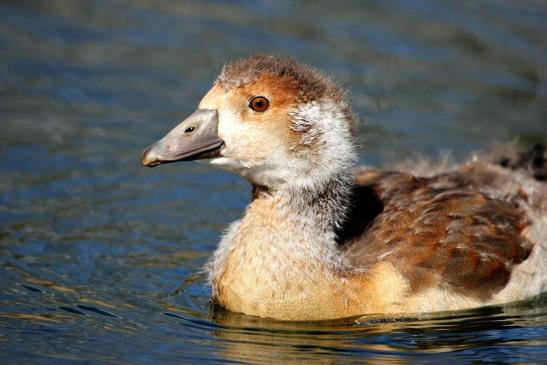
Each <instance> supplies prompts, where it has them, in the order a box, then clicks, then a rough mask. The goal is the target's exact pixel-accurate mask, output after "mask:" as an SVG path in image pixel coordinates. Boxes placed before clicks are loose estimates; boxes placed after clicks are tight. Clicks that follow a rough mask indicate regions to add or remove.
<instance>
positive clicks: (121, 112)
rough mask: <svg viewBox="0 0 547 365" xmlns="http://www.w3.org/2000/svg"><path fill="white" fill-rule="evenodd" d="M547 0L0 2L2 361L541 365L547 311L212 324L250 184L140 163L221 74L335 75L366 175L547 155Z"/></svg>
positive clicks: (525, 306) (208, 172) (191, 167)
mask: <svg viewBox="0 0 547 365" xmlns="http://www.w3.org/2000/svg"><path fill="white" fill-rule="evenodd" d="M546 51H547V5H546V4H545V2H542V1H534V0H528V1H508V0H501V1H500V0H497V1H494V0H492V1H486V0H485V1H480V2H479V1H459V2H448V1H433V0H431V1H425V0H422V1H420V0H412V1H406V0H400V1H395V0H394V1H385V2H382V3H381V4H378V3H377V2H363V1H353V2H352V1H347V2H343V3H342V4H338V2H336V3H335V2H332V3H324V4H318V3H316V2H312V1H304V2H288V1H275V2H274V1H238V2H233V1H225V2H222V1H214V2H209V3H204V2H199V1H195V2H194V1H184V2H174V1H147V0H139V1H125V0H118V1H100V0H81V1H69V0H66V1H47V2H45V1H44V2H36V1H2V2H1V3H0V123H1V124H0V126H1V132H0V141H1V143H0V158H1V161H2V163H1V164H0V222H1V223H0V359H1V360H2V363H3V364H8V363H54V364H65V363H78V362H81V363H89V362H91V363H105V364H110V363H124V364H125V363H128V362H130V363H180V362H199V363H207V362H212V363H214V362H246V363H247V362H248V363H265V362H282V363H292V362H295V363H301V362H305V361H309V362H314V363H333V362H334V363H358V362H364V363H382V364H384V363H389V362H391V363H414V362H419V363H440V362H442V363H445V364H456V363H458V364H459V363H466V362H467V363H481V362H485V363H486V362H488V363H503V362H507V363H509V362H530V363H542V362H547V297H546V296H543V297H539V298H536V300H534V301H531V302H527V303H521V304H518V305H512V306H505V307H494V308H486V309H479V310H474V311H467V312H458V313H445V314H439V315H435V316H423V317H420V318H412V317H404V318H382V317H368V318H363V319H362V320H361V321H360V323H358V324H354V323H347V322H346V323H344V322H338V323H336V322H333V323H296V324H295V323H279V322H273V321H268V320H262V319H257V318H253V317H248V316H244V315H238V314H233V313H227V312H224V311H222V310H220V309H218V308H213V307H212V306H211V305H210V303H209V301H208V296H209V289H208V288H207V287H206V286H205V285H204V282H205V277H204V275H203V273H202V272H201V268H202V266H203V264H204V263H205V262H206V260H207V258H208V257H209V256H210V254H211V252H212V251H213V250H214V248H215V246H216V244H217V241H218V238H219V236H220V234H221V232H222V230H223V229H224V227H226V225H227V224H228V223H229V222H230V221H232V220H234V219H236V218H237V217H239V216H240V215H241V212H242V210H243V209H244V207H245V205H246V203H247V202H248V196H249V188H248V186H247V185H246V183H245V182H243V181H242V180H241V179H240V178H238V177H236V176H232V175H229V174H227V173H224V172H221V171H218V170H214V169H212V168H209V167H207V166H202V165H198V164H195V163H188V164H178V165H177V164H175V165H168V166H161V167H159V168H156V169H154V170H150V169H145V168H142V167H141V166H140V165H139V154H140V151H141V150H142V149H143V148H144V147H145V146H147V145H148V144H150V143H151V142H153V141H155V140H156V139H157V138H159V137H161V136H162V135H163V134H164V133H165V132H166V131H167V130H169V129H170V128H171V127H172V126H174V125H175V124H176V122H177V121H179V120H182V119H183V118H184V117H185V116H186V115H188V114H189V113H190V112H192V110H193V109H194V108H195V106H196V104H197V102H198V100H199V99H200V97H201V95H203V93H204V92H205V91H206V90H207V89H208V88H209V87H210V85H211V83H212V80H213V79H214V78H215V76H216V75H217V73H218V72H219V70H220V67H221V66H222V65H223V64H224V63H225V62H226V61H227V60H231V59H234V58H237V57H240V56H242V55H248V54H251V53H255V52H267V53H282V54H286V55H292V56H293V57H296V58H298V59H300V60H303V61H305V62H308V63H311V64H314V65H316V66H318V67H320V68H322V69H325V70H327V72H329V73H331V74H333V75H334V76H335V77H336V78H337V79H338V80H341V81H342V82H343V83H344V85H345V86H346V87H347V88H348V89H349V90H350V91H351V95H352V97H353V99H354V107H355V109H356V111H357V112H358V113H359V114H360V116H361V118H362V119H363V120H365V122H366V126H365V127H364V128H362V129H361V135H360V145H361V146H362V147H363V148H362V153H361V157H362V162H363V163H367V164H382V163H386V162H390V161H394V160H397V159H400V158H404V157H407V156H408V155H409V154H412V153H415V154H429V155H436V154H438V153H440V152H441V151H444V150H451V151H452V153H453V155H454V157H455V158H456V159H458V158H462V157H463V156H465V155H466V154H467V153H469V151H471V150H476V149H481V148H485V147H487V146H490V145H492V144H496V143H503V142H508V141H517V143H519V144H521V145H522V146H529V145H531V144H532V143H535V142H541V141H543V142H546V141H547V83H546V79H547V78H546V68H545V66H546V64H547V52H546Z"/></svg>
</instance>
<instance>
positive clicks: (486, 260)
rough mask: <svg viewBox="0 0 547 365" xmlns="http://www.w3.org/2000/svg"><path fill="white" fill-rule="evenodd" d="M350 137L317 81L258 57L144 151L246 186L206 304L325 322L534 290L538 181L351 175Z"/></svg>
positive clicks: (330, 87)
mask: <svg viewBox="0 0 547 365" xmlns="http://www.w3.org/2000/svg"><path fill="white" fill-rule="evenodd" d="M355 128H356V118H355V116H354V115H353V113H352V112H351V109H350V107H349V104H348V102H347V101H346V96H345V93H344V92H343V91H342V89H341V88H339V87H338V86H337V85H336V84H335V83H334V82H333V81H332V80H330V79H329V78H328V77H326V76H324V75H323V74H321V73H320V72H318V71H316V70H314V69H311V68H309V67H307V66H303V65H301V64H298V63H296V62H294V61H291V60H288V59H285V58H281V57H275V56H261V55H257V56H253V57H250V58H246V59H243V60H240V61H237V62H234V63H232V64H228V65H226V66H225V67H224V69H223V71H222V73H221V75H220V76H219V78H218V79H217V81H216V82H215V84H214V85H213V87H212V88H211V90H210V91H209V92H208V93H207V94H206V95H205V96H204V97H203V99H202V100H201V102H200V104H199V108H198V111H197V112H196V113H194V114H193V115H192V116H191V117H189V118H188V119H187V120H185V121H183V122H182V123H181V124H180V125H178V126H177V127H175V129H173V130H172V131H171V132H170V133H169V134H167V135H166V136H165V137H164V138H163V139H162V140H160V141H158V142H157V143H156V144H154V145H152V146H151V147H149V148H148V149H147V150H145V151H144V153H143V164H145V165H148V166H156V165H158V164H161V163H166V162H175V161H180V160H193V159H199V160H201V161H203V162H206V163H209V164H211V165H214V166H217V167H220V168H223V169H226V170H228V171H231V172H234V173H237V174H239V175H241V176H242V177H244V178H245V179H247V180H248V181H249V182H250V183H251V185H252V187H253V194H252V200H251V202H250V204H249V206H248V207H247V209H246V211H245V213H244V215H243V217H242V218H241V219H240V220H238V221H236V222H234V223H232V224H231V225H230V227H229V228H228V230H227V231H226V233H225V235H224V236H223V238H222V240H221V242H220V244H219V247H218V249H217V251H216V252H215V254H214V256H213V258H212V260H211V261H210V263H209V264H208V270H209V280H210V283H211V285H212V300H213V301H214V302H216V303H218V304H220V305H222V306H223V307H225V308H227V309H229V310H232V311H235V312H242V313H246V314H249V315H256V316H260V317H269V318H275V319H280V320H324V319H335V318H343V317H352V316H359V315H363V314H382V313H418V312H433V311H445V310H457V309H465V308H472V307H479V306H483V305H489V304H499V303H506V302H511V301H516V300H521V299H525V298H529V297H531V296H533V295H536V294H539V293H541V292H544V291H545V290H547V187H546V184H545V183H544V182H541V181H538V180H537V179H534V177H533V176H531V174H530V173H527V172H526V171H522V170H514V169H508V168H504V167H502V166H499V165H496V164H494V163H491V162H488V161H486V160H482V159H478V160H475V161H469V162H467V163H464V164H462V165H460V166H455V167H453V168H451V169H447V170H446V171H442V172H440V173H437V174H430V175H431V176H415V175H414V174H412V173H410V172H408V171H407V172H395V171H382V170H377V169H356V168H355V166H354V164H355V161H356V150H355V147H354V131H355ZM541 158H543V160H542V161H544V156H543V155H542V156H541V157H540V159H541Z"/></svg>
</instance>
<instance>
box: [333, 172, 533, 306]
mask: <svg viewBox="0 0 547 365" xmlns="http://www.w3.org/2000/svg"><path fill="white" fill-rule="evenodd" d="M458 179H460V180H464V179H463V178H462V177H461V176H453V178H452V180H451V183H450V184H445V185H446V186H443V187H439V184H438V183H439V181H438V179H435V178H432V179H428V178H415V177H414V176H412V175H409V174H404V173H395V172H379V171H374V170H371V171H365V172H362V173H360V174H359V175H358V176H357V177H356V187H355V190H358V191H368V192H369V197H368V198H370V195H371V194H372V195H373V196H374V198H375V199H373V200H372V201H373V205H374V206H376V207H377V208H376V211H377V215H376V216H370V214H369V215H368V216H367V217H364V218H365V219H363V220H362V221H361V222H357V221H356V220H354V221H353V222H347V224H346V226H345V227H344V230H342V231H341V232H340V233H339V235H340V237H341V240H340V244H341V245H342V246H343V247H345V254H346V257H347V258H348V259H349V260H351V263H352V265H353V266H354V267H355V268H357V269H363V270H367V269H369V268H371V267H372V266H374V264H377V263H379V262H381V261H387V262H390V263H392V264H393V266H394V267H395V268H396V269H397V270H399V271H400V272H401V273H402V275H403V276H404V277H405V278H406V279H407V280H408V281H409V284H410V288H411V290H412V292H413V293H416V292H419V291H421V290H424V289H429V288H434V287H447V288H450V289H452V290H454V291H457V292H460V293H461V294H463V295H466V296H470V297H474V298H477V299H482V300H485V299H488V298H490V297H491V296H492V295H493V294H495V293H496V292H498V291H500V290H501V289H503V287H504V286H505V285H506V284H507V282H508V281H509V278H510V275H511V269H512V268H513V266H514V265H516V264H519V263H521V262H522V261H524V260H525V259H526V258H527V257H528V256H529V254H530V252H531V249H532V245H531V243H530V242H529V241H527V240H526V238H524V237H523V236H522V235H521V232H522V230H523V229H524V228H525V227H526V226H527V222H526V220H525V219H524V215H523V213H522V212H521V211H520V210H519V209H518V208H517V207H515V206H514V205H513V204H511V203H509V202H506V201H502V200H498V199H493V198H490V197H488V196H486V195H485V194H483V193H480V192H478V191H476V190H471V189H470V188H468V187H467V185H466V184H465V183H461V182H460V183H458V182H457V180H458ZM368 201H370V199H369V200H368ZM355 206H361V207H362V206H363V204H362V203H361V204H355ZM365 206H366V205H365ZM365 215H366V214H365ZM350 216H355V214H354V213H353V214H350Z"/></svg>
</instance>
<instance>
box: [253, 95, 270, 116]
mask: <svg viewBox="0 0 547 365" xmlns="http://www.w3.org/2000/svg"><path fill="white" fill-rule="evenodd" d="M269 106H270V102H269V101H268V99H266V98H265V97H263V96H255V97H254V98H253V100H251V102H250V103H249V108H251V109H253V110H254V111H255V112H265V111H266V109H268V107H269Z"/></svg>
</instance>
